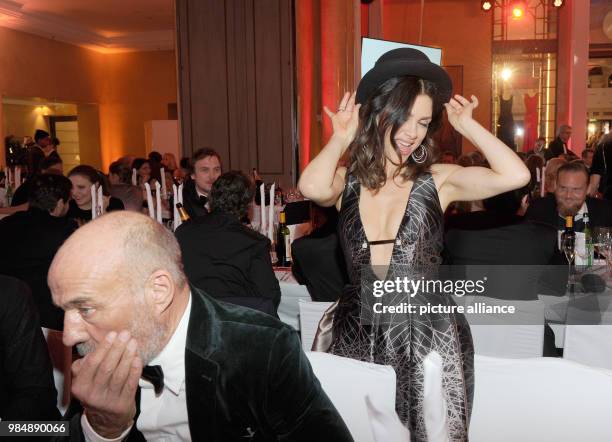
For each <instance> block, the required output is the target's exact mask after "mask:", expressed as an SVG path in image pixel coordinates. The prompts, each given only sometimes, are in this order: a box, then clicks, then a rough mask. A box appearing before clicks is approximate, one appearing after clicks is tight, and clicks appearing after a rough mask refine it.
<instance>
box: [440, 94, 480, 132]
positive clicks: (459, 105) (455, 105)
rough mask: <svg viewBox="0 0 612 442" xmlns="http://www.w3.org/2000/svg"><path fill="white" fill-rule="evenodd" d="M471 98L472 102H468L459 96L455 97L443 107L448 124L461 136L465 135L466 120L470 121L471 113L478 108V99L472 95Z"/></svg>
mask: <svg viewBox="0 0 612 442" xmlns="http://www.w3.org/2000/svg"><path fill="white" fill-rule="evenodd" d="M471 98H472V101H469V100H468V99H467V98H465V97H462V96H461V95H455V96H454V97H453V98H451V99H450V101H449V102H448V103H446V104H445V105H444V107H446V113H447V114H448V121H449V123H450V124H451V125H452V126H453V127H454V128H455V129H456V130H457V131H458V132H459V133H461V134H462V135H465V133H464V125H465V123H466V122H467V121H468V120H472V112H473V110H474V109H476V108H477V107H478V98H476V96H474V95H472V96H471Z"/></svg>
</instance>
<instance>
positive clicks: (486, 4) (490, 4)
mask: <svg viewBox="0 0 612 442" xmlns="http://www.w3.org/2000/svg"><path fill="white" fill-rule="evenodd" d="M480 7H481V8H482V10H483V11H490V10H491V8H492V7H493V2H490V1H487V0H482V1H481V2H480Z"/></svg>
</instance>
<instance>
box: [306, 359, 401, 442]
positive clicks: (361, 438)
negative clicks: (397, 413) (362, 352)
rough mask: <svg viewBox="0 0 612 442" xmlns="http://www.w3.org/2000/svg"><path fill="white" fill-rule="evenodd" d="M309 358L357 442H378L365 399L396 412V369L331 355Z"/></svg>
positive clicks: (383, 408)
mask: <svg viewBox="0 0 612 442" xmlns="http://www.w3.org/2000/svg"><path fill="white" fill-rule="evenodd" d="M306 356H307V357H308V359H309V361H310V364H311V366H312V370H313V371H314V374H315V375H316V376H317V378H318V379H319V382H320V383H321V387H322V388H323V390H324V391H325V393H326V394H327V396H329V398H330V400H331V401H332V403H333V404H334V406H335V407H336V409H337V410H338V413H340V416H342V419H343V420H344V423H346V426H347V427H348V429H349V431H350V432H351V435H352V436H353V438H354V439H355V442H375V441H376V439H374V435H373V434H372V428H371V426H370V422H369V419H368V409H367V407H366V399H365V398H366V397H368V398H369V401H370V402H371V403H372V404H374V406H375V408H376V409H382V410H395V371H394V370H393V368H392V367H390V366H388V365H379V364H371V363H368V362H362V361H357V360H354V359H349V358H343V357H340V356H336V355H332V354H329V353H321V352H307V353H306ZM389 442H392V441H389Z"/></svg>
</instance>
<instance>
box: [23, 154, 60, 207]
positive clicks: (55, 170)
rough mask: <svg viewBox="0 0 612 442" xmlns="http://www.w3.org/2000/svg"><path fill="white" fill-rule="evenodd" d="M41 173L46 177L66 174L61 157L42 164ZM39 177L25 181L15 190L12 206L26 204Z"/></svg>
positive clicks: (49, 158) (50, 157)
mask: <svg viewBox="0 0 612 442" xmlns="http://www.w3.org/2000/svg"><path fill="white" fill-rule="evenodd" d="M40 173H41V174H42V175H46V174H48V173H51V174H55V175H63V174H64V163H63V162H62V159H61V158H60V157H59V156H48V157H47V158H45V159H44V160H42V162H41V163H40ZM37 176H38V175H34V176H31V177H29V178H28V179H27V180H25V181H24V182H23V183H22V184H21V186H19V187H18V188H17V190H15V194H14V195H13V199H12V200H11V206H12V207H17V206H21V205H22V204H26V203H27V202H28V199H29V198H30V192H31V191H32V183H33V182H34V181H35V180H36V177H37Z"/></svg>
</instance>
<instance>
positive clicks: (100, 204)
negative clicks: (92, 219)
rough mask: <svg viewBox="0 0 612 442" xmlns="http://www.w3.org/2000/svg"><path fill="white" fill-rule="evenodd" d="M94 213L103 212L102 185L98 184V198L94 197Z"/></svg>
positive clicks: (99, 213)
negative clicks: (95, 207)
mask: <svg viewBox="0 0 612 442" xmlns="http://www.w3.org/2000/svg"><path fill="white" fill-rule="evenodd" d="M96 206H97V209H96V215H97V216H98V215H102V214H104V193H102V186H98V198H97V199H96Z"/></svg>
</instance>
